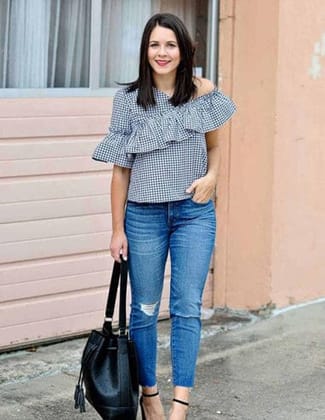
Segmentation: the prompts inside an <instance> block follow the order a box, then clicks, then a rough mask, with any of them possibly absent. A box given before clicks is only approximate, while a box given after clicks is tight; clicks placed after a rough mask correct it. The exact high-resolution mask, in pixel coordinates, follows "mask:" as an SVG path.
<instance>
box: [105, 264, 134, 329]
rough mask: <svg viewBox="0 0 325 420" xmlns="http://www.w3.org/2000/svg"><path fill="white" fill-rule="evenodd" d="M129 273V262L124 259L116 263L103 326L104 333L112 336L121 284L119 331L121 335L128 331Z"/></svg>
mask: <svg viewBox="0 0 325 420" xmlns="http://www.w3.org/2000/svg"><path fill="white" fill-rule="evenodd" d="M127 273H128V266H127V262H126V261H124V260H123V259H122V262H121V263H119V262H117V261H114V266H113V271H112V277H111V283H110V287H109V292H108V297H107V302H106V309H105V321H104V325H103V332H104V333H106V334H110V333H111V332H112V321H113V314H114V308H115V302H116V295H117V289H118V285H119V280H120V277H121V283H120V310H119V330H120V334H121V333H122V334H125V331H126V288H127Z"/></svg>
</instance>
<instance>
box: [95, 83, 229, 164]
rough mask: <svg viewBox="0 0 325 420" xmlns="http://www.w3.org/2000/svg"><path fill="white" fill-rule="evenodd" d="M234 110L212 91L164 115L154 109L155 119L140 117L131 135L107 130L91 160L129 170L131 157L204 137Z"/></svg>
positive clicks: (222, 122)
mask: <svg viewBox="0 0 325 420" xmlns="http://www.w3.org/2000/svg"><path fill="white" fill-rule="evenodd" d="M158 94H159V93H158ZM160 94H163V93H162V92H160ZM235 110H236V107H235V104H234V103H233V101H232V100H231V99H230V98H229V97H227V96H225V95H224V94H223V93H221V92H220V91H218V90H217V89H215V90H213V91H211V92H210V93H208V94H206V95H202V96H199V97H197V98H195V99H193V100H191V101H189V102H187V103H186V104H183V105H180V106H178V107H175V108H171V109H170V110H168V111H165V112H160V111H159V109H157V114H156V115H154V116H150V117H147V118H145V117H144V118H143V119H142V120H140V121H139V122H137V123H136V125H135V127H134V128H133V129H132V131H131V132H129V131H128V130H125V131H124V132H123V133H122V132H116V131H114V130H112V129H111V130H110V133H109V135H108V136H106V138H105V139H104V140H103V141H102V142H101V143H100V144H99V145H98V146H97V148H96V150H95V152H94V154H93V158H94V159H96V160H104V161H105V162H113V163H116V164H119V165H121V166H126V167H131V166H132V158H133V159H134V155H135V154H137V153H148V152H152V151H154V150H158V149H165V148H167V147H169V146H170V144H171V143H173V142H181V141H184V140H186V139H188V138H190V137H192V135H193V133H194V132H196V133H201V134H204V133H206V132H208V131H212V130H215V129H216V128H218V127H220V126H221V125H223V124H224V123H225V122H226V121H227V120H229V118H230V117H231V116H232V115H233V113H234V112H235ZM111 128H112V127H111Z"/></svg>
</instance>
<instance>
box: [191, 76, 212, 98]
mask: <svg viewBox="0 0 325 420" xmlns="http://www.w3.org/2000/svg"><path fill="white" fill-rule="evenodd" d="M193 82H194V84H195V86H196V95H195V96H196V97H199V96H203V95H207V94H208V93H210V92H212V91H213V90H214V89H215V88H216V87H215V84H214V83H213V82H211V80H209V79H205V78H204V77H195V78H194V80H193Z"/></svg>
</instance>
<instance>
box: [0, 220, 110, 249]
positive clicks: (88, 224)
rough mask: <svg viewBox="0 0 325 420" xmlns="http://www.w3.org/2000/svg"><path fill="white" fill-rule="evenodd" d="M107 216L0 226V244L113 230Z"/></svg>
mask: <svg viewBox="0 0 325 420" xmlns="http://www.w3.org/2000/svg"><path fill="white" fill-rule="evenodd" d="M111 226H112V224H111V218H110V217H109V216H108V215H106V214H95V215H90V216H77V217H64V218H57V219H46V220H36V221H27V222H20V223H6V224H0V244H5V243H8V244H10V243H12V242H21V241H31V242H32V241H34V240H37V239H45V238H47V239H51V238H58V237H62V238H64V237H66V236H73V235H81V234H86V233H97V232H102V231H105V232H107V231H110V230H111Z"/></svg>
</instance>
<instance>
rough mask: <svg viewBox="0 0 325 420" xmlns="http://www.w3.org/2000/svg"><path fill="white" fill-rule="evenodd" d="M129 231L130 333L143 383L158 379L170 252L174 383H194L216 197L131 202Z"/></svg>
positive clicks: (170, 307) (152, 382) (180, 384)
mask: <svg viewBox="0 0 325 420" xmlns="http://www.w3.org/2000/svg"><path fill="white" fill-rule="evenodd" d="M125 231H126V235H127V238H128V249H129V254H128V261H129V270H130V282H131V295H132V303H131V315H130V337H131V338H132V339H133V340H134V342H135V345H136V349H137V354H138V359H139V376H140V385H142V386H147V387H149V386H154V385H155V384H156V383H157V378H156V365H157V319H158V313H159V306H160V301H161V295H162V289H163V282H164V271H165V265H166V259H167V255H168V252H170V261H171V280H170V282H171V283H170V301H169V310H170V317H171V335H170V345H171V362H172V373H173V385H174V386H184V387H192V386H193V385H194V378H195V365H196V360H197V356H198V351H199V345H200V332H201V319H200V315H201V303H202V294H203V289H204V285H205V281H206V278H207V274H208V270H209V263H210V259H211V254H212V250H213V247H214V241H215V232H216V218H215V209H214V205H213V202H212V201H211V200H210V201H209V202H208V203H205V204H199V203H195V202H194V201H193V200H192V199H186V200H181V201H173V202H167V203H158V204H147V203H134V202H128V203H127V207H126V215H125Z"/></svg>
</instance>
